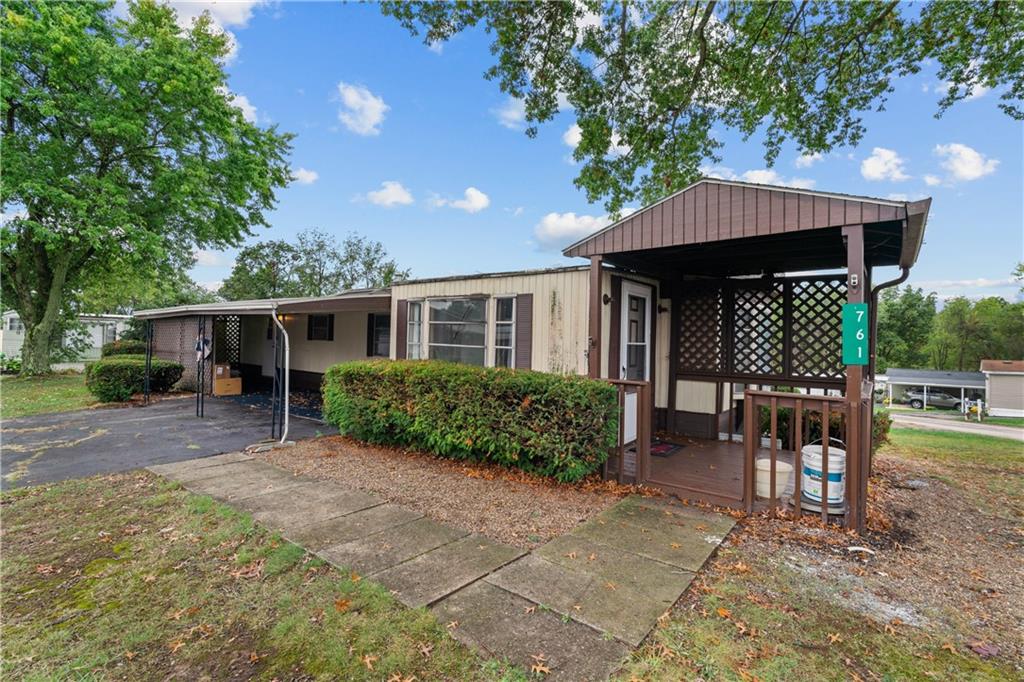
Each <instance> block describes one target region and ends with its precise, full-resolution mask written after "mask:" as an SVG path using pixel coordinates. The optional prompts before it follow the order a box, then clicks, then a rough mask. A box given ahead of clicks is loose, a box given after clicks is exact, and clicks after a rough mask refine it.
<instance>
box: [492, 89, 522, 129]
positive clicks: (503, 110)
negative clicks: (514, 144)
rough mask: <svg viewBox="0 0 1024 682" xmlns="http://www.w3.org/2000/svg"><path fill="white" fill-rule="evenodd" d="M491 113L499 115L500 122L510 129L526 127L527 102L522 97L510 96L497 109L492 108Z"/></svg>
mask: <svg viewBox="0 0 1024 682" xmlns="http://www.w3.org/2000/svg"><path fill="white" fill-rule="evenodd" d="M491 113H492V114H494V115H495V117H497V119H498V123H500V124H501V125H503V126H505V127H506V128H508V129H509V130H523V129H524V128H526V103H525V102H524V101H523V100H521V99H516V98H515V97H509V98H508V99H507V100H506V101H505V104H503V105H502V106H500V107H499V108H497V109H491Z"/></svg>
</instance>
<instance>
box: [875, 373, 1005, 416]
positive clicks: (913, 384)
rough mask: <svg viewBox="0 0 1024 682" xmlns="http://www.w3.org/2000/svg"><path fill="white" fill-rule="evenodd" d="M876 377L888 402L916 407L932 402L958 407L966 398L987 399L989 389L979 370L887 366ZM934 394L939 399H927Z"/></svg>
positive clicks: (938, 404)
mask: <svg viewBox="0 0 1024 682" xmlns="http://www.w3.org/2000/svg"><path fill="white" fill-rule="evenodd" d="M877 380H878V383H879V384H884V385H885V386H886V389H885V390H886V394H887V395H888V398H889V404H893V403H907V404H910V405H911V406H912V407H916V408H919V409H924V408H926V407H928V406H929V405H935V406H941V407H951V408H953V409H957V410H959V409H960V408H961V406H962V405H963V403H964V401H965V400H977V399H978V398H981V399H983V400H987V399H986V398H985V394H986V393H987V392H988V389H987V385H986V382H985V375H984V374H982V373H981V372H947V371H945V370H941V369H901V368H898V367H890V368H889V369H888V370H886V372H885V374H879V375H878V377H877ZM907 394H909V398H908V396H907ZM937 395H941V396H942V398H941V399H939V400H932V399H930V397H931V396H937Z"/></svg>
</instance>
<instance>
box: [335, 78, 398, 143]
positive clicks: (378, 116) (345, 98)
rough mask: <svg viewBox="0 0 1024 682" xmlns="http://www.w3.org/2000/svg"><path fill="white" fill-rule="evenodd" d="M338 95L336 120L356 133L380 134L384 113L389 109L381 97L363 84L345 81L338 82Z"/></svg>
mask: <svg viewBox="0 0 1024 682" xmlns="http://www.w3.org/2000/svg"><path fill="white" fill-rule="evenodd" d="M338 95H339V96H340V99H341V107H342V108H341V109H339V110H338V120H339V121H341V122H342V123H344V124H345V127H346V128H348V129H349V130H351V131H352V132H353V133H356V134H357V135H379V134H380V124H381V123H382V122H383V121H384V114H386V113H387V112H388V110H389V109H391V107H389V106H388V105H387V104H385V103H384V100H383V99H381V98H380V97H378V96H377V95H375V94H373V93H372V92H370V91H369V90H368V89H366V87H365V86H362V85H351V84H349V83H345V82H340V83H338Z"/></svg>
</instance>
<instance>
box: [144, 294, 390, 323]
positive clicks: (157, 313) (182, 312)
mask: <svg viewBox="0 0 1024 682" xmlns="http://www.w3.org/2000/svg"><path fill="white" fill-rule="evenodd" d="M385 300H386V301H388V302H389V303H390V300H391V289H390V288H381V289H350V290H348V291H342V292H339V293H337V294H331V295H330V296H306V297H301V298H262V299H254V300H250V301H218V302H216V303H197V304H194V305H179V306H174V307H171V308H154V309H151V310H138V311H136V312H135V317H136V318H138V319H140V320H152V319H157V318H161V317H183V316H191V315H269V314H271V313H273V312H274V311H277V312H281V313H288V312H304V311H306V310H329V309H330V307H331V304H334V303H337V304H345V305H344V306H343V307H345V308H351V304H352V303H365V304H367V305H369V306H371V307H378V306H379V305H380V303H381V302H382V301H385Z"/></svg>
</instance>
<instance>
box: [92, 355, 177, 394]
mask: <svg viewBox="0 0 1024 682" xmlns="http://www.w3.org/2000/svg"><path fill="white" fill-rule="evenodd" d="M184 370H185V368H184V367H182V366H181V365H180V364H179V363H177V362H169V361H167V360H161V359H159V358H153V359H152V361H151V365H150V372H149V390H150V392H152V393H166V392H167V391H169V390H171V387H172V386H174V384H176V383H178V380H179V379H181V374H182V372H184ZM85 385H86V386H87V387H88V389H89V391H90V392H91V393H92V394H93V395H94V396H96V397H97V398H99V399H100V400H101V401H103V402H107V403H109V402H124V401H125V400H129V399H130V398H131V397H132V396H133V395H135V394H136V393H141V392H142V391H143V390H145V387H146V358H145V357H143V356H138V355H116V356H114V357H110V358H102V359H100V360H97V361H96V362H91V363H89V364H87V365H86V366H85Z"/></svg>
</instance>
